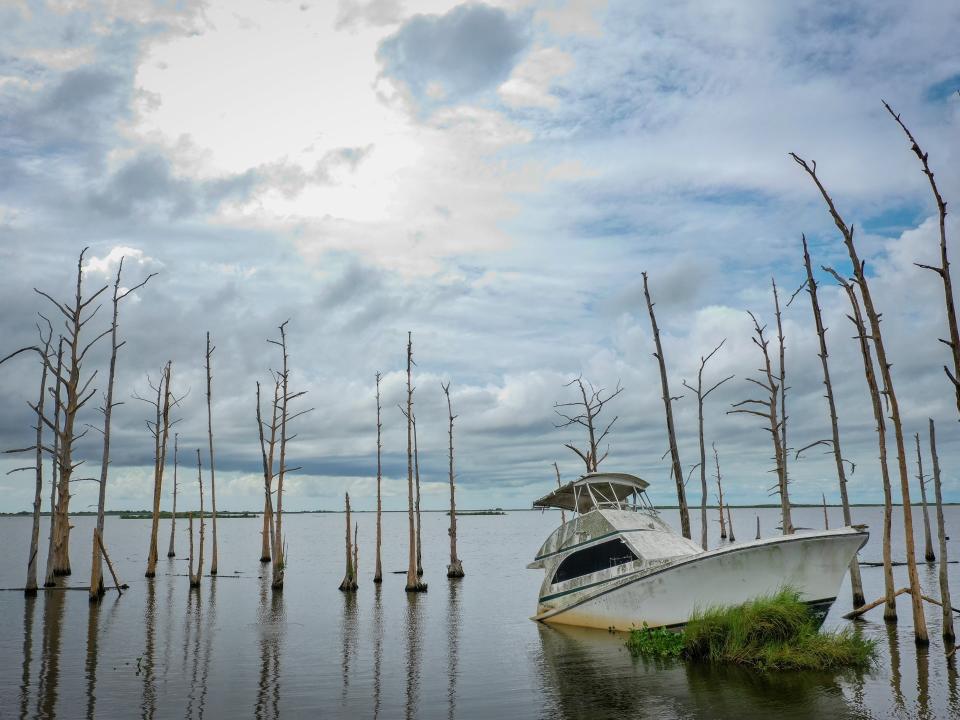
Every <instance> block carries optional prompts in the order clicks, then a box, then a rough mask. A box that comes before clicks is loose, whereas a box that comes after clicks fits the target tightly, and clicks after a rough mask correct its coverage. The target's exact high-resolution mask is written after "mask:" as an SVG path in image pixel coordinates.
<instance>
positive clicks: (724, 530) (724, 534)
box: [710, 443, 729, 540]
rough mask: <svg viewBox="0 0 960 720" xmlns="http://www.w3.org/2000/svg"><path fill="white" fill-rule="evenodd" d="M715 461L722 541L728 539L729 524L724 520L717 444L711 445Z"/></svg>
mask: <svg viewBox="0 0 960 720" xmlns="http://www.w3.org/2000/svg"><path fill="white" fill-rule="evenodd" d="M710 446H711V447H712V448H713V459H714V461H715V462H716V464H717V503H718V507H719V510H720V539H721V540H726V539H727V523H726V522H724V520H723V486H722V485H721V484H720V455H719V454H718V453H717V444H716V443H711V444H710ZM728 511H729V509H728Z"/></svg>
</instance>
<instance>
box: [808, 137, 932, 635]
mask: <svg viewBox="0 0 960 720" xmlns="http://www.w3.org/2000/svg"><path fill="white" fill-rule="evenodd" d="M791 155H792V157H793V159H794V160H795V161H796V162H797V164H799V165H800V166H801V167H802V168H803V169H804V171H805V172H806V173H807V174H808V175H809V176H810V178H811V180H813V182H814V184H815V185H816V186H817V189H818V190H819V191H820V194H821V195H822V196H823V199H824V202H825V203H826V204H827V208H828V209H829V212H830V215H831V217H832V218H833V220H834V223H836V226H837V229H839V230H840V233H841V235H842V236H843V241H844V245H846V248H847V252H848V254H849V255H850V264H851V265H852V266H853V272H854V277H855V279H856V283H857V286H858V287H859V288H860V294H861V295H862V297H863V307H864V310H865V311H866V314H867V318H868V320H869V321H870V334H871V337H872V340H873V346H874V349H875V350H876V353H877V362H878V364H879V367H880V377H881V378H882V380H883V393H884V396H885V397H886V400H887V403H888V405H889V408H890V420H891V422H892V423H893V431H894V438H895V440H896V444H897V469H898V470H899V473H900V489H901V497H902V500H903V525H904V536H905V538H904V539H905V542H906V551H907V574H908V576H909V578H910V598H911V605H912V609H913V632H914V640H915V641H916V643H917V644H920V645H925V644H927V643H928V642H929V637H928V634H927V621H926V618H925V617H924V616H923V599H922V598H921V597H920V595H921V588H920V579H919V577H918V575H917V561H916V557H914V543H913V511H912V509H911V506H910V479H909V475H908V473H907V454H906V445H905V443H904V439H903V426H902V423H901V421H900V406H899V404H898V402H897V395H896V391H895V389H894V386H893V376H892V375H891V373H890V369H891V367H892V365H891V363H890V362H888V360H887V352H886V348H885V346H884V343H883V335H882V332H881V329H880V314H879V313H878V312H877V310H876V307H875V306H874V304H873V297H872V296H871V294H870V285H869V283H868V282H867V278H866V275H865V273H864V263H863V262H861V260H860V256H859V254H858V253H857V249H856V246H855V245H854V242H853V226H852V225H847V224H846V222H845V221H844V220H843V218H842V217H841V216H840V213H839V212H838V211H837V209H836V206H835V205H834V203H833V199H832V198H831V197H830V195H829V194H828V193H827V191H826V188H824V186H823V184H822V183H821V182H820V179H819V178H818V177H817V168H816V164H815V163H814V164H812V165H808V164H807V163H806V161H805V160H803V159H802V158H800V157H799V156H797V155H796V154H794V153H791Z"/></svg>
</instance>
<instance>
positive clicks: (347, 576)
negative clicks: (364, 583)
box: [340, 493, 357, 592]
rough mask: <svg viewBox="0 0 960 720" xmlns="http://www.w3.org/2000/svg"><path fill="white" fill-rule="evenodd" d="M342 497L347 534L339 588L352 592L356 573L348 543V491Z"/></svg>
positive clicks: (355, 583) (355, 581)
mask: <svg viewBox="0 0 960 720" xmlns="http://www.w3.org/2000/svg"><path fill="white" fill-rule="evenodd" d="M344 498H345V502H346V520H347V535H346V540H345V541H344V547H345V548H346V569H345V570H344V574H343V580H342V581H341V583H340V590H343V591H344V592H353V591H354V590H356V589H357V574H356V571H355V569H354V565H353V562H354V553H353V546H352V545H351V543H350V493H345V494H344Z"/></svg>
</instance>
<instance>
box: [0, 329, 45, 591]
mask: <svg viewBox="0 0 960 720" xmlns="http://www.w3.org/2000/svg"><path fill="white" fill-rule="evenodd" d="M41 317H43V316H42V315H41ZM43 319H44V320H46V323H47V334H46V336H45V337H44V335H43V330H42V329H41V327H40V324H39V323H38V324H37V331H38V332H39V333H40V336H41V339H42V341H43V348H42V349H40V352H41V363H40V364H41V367H42V370H41V372H40V394H39V397H38V399H37V404H36V405H33V404H31V403H27V404H28V405H29V406H30V408H31V409H32V410H33V411H34V413H35V414H36V416H37V424H36V427H35V428H34V429H35V430H36V433H37V439H36V442H35V443H34V444H33V445H32V446H30V447H25V448H16V449H13V450H5V451H4V452H5V453H21V452H29V451H33V452H34V454H35V460H34V464H33V465H29V466H25V467H18V468H14V469H13V470H11V471H10V472H8V473H7V474H8V475H9V474H11V473H14V472H21V471H24V470H33V471H34V473H35V477H36V486H35V490H34V495H33V523H32V525H31V528H30V553H29V555H28V556H27V583H26V585H25V586H24V589H23V591H24V593H25V594H26V595H30V596H33V595H36V594H37V555H38V554H39V552H40V507H41V504H42V494H43V452H44V446H43V427H44V423H45V422H49V421H48V420H47V419H46V418H45V417H44V414H43V407H44V401H45V400H46V396H47V375H48V369H49V367H50V343H51V342H52V341H53V326H52V325H51V324H50V321H49V320H47V319H46V318H43ZM27 349H32V348H24V349H21V350H18V351H17V352H14V353H11V354H10V355H7V357H5V358H2V359H0V365H2V364H3V363H4V362H6V361H7V360H9V359H10V358H12V357H14V356H15V355H19V354H20V353H21V352H24V351H25V350H27ZM38 349H39V348H38ZM50 516H51V522H52V518H53V512H51V513H50Z"/></svg>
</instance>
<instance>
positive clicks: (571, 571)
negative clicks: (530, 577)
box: [553, 539, 637, 583]
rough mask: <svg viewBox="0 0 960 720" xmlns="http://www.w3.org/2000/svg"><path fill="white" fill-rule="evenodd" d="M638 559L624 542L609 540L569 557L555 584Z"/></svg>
mask: <svg viewBox="0 0 960 720" xmlns="http://www.w3.org/2000/svg"><path fill="white" fill-rule="evenodd" d="M636 558H637V556H636V555H634V554H633V551H632V550H630V548H629V547H627V545H626V544H625V543H624V542H623V541H622V540H620V539H617V540H609V541H608V542H605V543H600V544H599V545H592V546H590V547H588V548H586V549H584V550H579V551H577V552H575V553H573V554H572V555H570V556H568V557H567V558H566V559H565V560H564V561H563V562H562V563H560V567H558V568H557V572H556V573H555V574H554V576H553V582H554V583H558V582H563V581H564V580H570V579H571V578H575V577H580V576H581V575H589V574H590V573H592V572H597V571H598V570H606V569H607V568H611V567H613V566H615V565H623V564H624V563H628V562H632V561H633V560H636Z"/></svg>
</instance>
